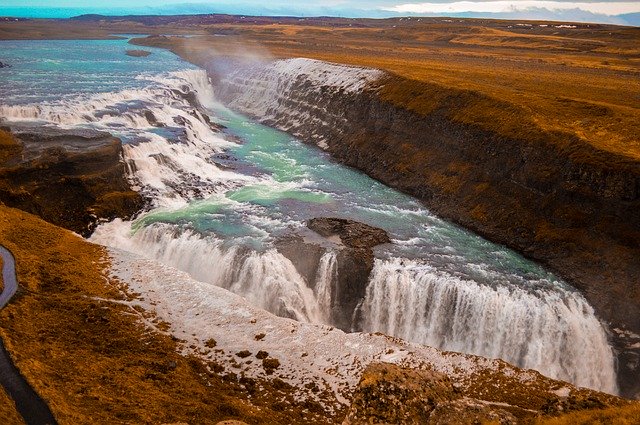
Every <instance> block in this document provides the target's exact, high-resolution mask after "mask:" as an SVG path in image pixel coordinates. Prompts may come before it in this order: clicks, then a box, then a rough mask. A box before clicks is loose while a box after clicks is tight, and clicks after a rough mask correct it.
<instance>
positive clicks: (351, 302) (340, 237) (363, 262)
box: [307, 217, 390, 331]
mask: <svg viewBox="0 0 640 425" xmlns="http://www.w3.org/2000/svg"><path fill="white" fill-rule="evenodd" d="M307 227H309V229H311V230H313V231H314V232H316V233H318V234H319V235H320V236H323V237H325V238H327V239H329V240H331V241H334V242H336V243H338V245H340V246H341V248H342V249H340V251H339V253H338V256H337V266H338V281H337V283H336V287H335V288H334V295H333V297H332V305H331V323H333V324H334V325H335V326H337V327H338V328H340V329H343V330H346V331H355V330H359V329H352V324H353V323H359V322H360V321H359V320H356V321H353V319H352V317H353V312H354V311H355V309H356V307H357V305H358V303H359V302H360V301H361V300H362V299H363V298H364V296H365V292H366V289H367V283H368V281H369V275H370V274H371V270H372V269H373V249H372V248H373V247H374V246H376V245H380V244H383V243H389V242H390V240H389V236H388V235H387V232H385V231H384V230H382V229H378V228H376V227H373V226H369V225H367V224H364V223H358V222H356V221H353V220H345V219H340V218H326V217H322V218H314V219H311V220H309V221H308V222H307Z"/></svg>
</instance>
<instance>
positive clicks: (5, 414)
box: [0, 387, 24, 425]
mask: <svg viewBox="0 0 640 425" xmlns="http://www.w3.org/2000/svg"><path fill="white" fill-rule="evenodd" d="M0 418H1V419H2V423H3V424H4V425H23V424H24V421H23V420H22V416H20V414H19V413H18V411H17V410H16V405H15V403H14V402H13V400H11V399H10V398H9V395H7V393H6V392H5V391H4V388H2V387H0Z"/></svg>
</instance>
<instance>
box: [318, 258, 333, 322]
mask: <svg viewBox="0 0 640 425" xmlns="http://www.w3.org/2000/svg"><path fill="white" fill-rule="evenodd" d="M337 281H338V264H337V255H336V253H335V251H327V252H326V253H325V254H324V255H323V256H322V258H320V264H319V265H318V271H317V273H316V279H315V287H314V291H313V292H314V295H315V297H316V300H318V308H319V309H320V316H321V317H322V320H323V322H324V323H329V321H330V318H331V305H332V302H331V301H332V299H333V298H332V297H333V293H334V290H333V285H335V284H336V282H337Z"/></svg>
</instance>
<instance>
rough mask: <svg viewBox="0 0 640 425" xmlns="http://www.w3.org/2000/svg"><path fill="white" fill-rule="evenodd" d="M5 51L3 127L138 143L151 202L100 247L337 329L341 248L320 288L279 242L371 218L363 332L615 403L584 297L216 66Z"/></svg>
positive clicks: (60, 50)
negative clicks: (346, 158)
mask: <svg viewBox="0 0 640 425" xmlns="http://www.w3.org/2000/svg"><path fill="white" fill-rule="evenodd" d="M0 48H2V51H3V52H6V53H3V54H4V56H3V57H2V59H3V62H8V63H10V64H12V65H13V66H12V68H3V69H2V70H0V82H1V83H2V84H0V99H2V100H1V101H0V103H1V104H0V117H2V118H3V119H4V120H5V121H7V122H8V123H10V124H11V125H18V126H33V125H38V126H43V125H44V126H56V127H61V128H92V129H98V130H104V131H108V132H110V133H112V134H114V135H116V136H118V137H120V138H121V139H122V140H123V142H124V154H125V158H124V160H125V162H126V163H127V169H128V172H129V178H130V179H131V181H132V182H133V183H134V184H135V185H136V187H137V188H138V189H139V190H140V191H141V192H142V193H143V194H144V195H145V196H146V197H148V198H149V199H150V200H151V202H150V205H149V208H148V210H147V211H144V212H143V213H142V214H141V215H140V216H139V217H138V218H136V219H135V220H133V221H131V222H128V221H122V220H115V221H113V222H111V223H104V224H102V225H100V226H99V227H98V229H97V230H96V232H95V233H94V235H93V236H92V237H91V240H92V241H94V242H97V243H101V244H105V245H107V246H113V247H117V248H120V249H124V250H127V251H130V252H134V253H137V254H142V255H144V256H147V257H149V258H152V259H155V260H158V261H160V262H162V263H164V264H166V265H169V266H172V267H175V268H177V269H180V270H183V271H186V272H188V273H189V274H190V275H191V276H192V277H193V278H195V279H197V280H200V281H202V282H205V283H210V284H212V285H216V286H219V287H223V288H226V289H228V290H230V291H233V292H235V293H238V294H240V295H242V296H243V297H245V298H246V299H248V300H249V301H251V302H252V303H253V304H255V305H256V306H259V307H261V308H264V309H266V310H268V311H271V312H272V313H274V314H278V315H282V316H286V317H292V318H295V319H296V320H300V321H307V322H317V323H326V322H327V320H328V317H329V316H328V313H327V311H328V309H329V304H330V302H331V297H332V294H331V281H332V279H335V278H336V276H335V274H336V270H335V267H336V265H335V254H336V249H338V248H336V247H327V248H326V252H325V254H324V256H323V258H322V261H321V262H320V267H319V268H318V270H317V273H316V278H315V281H314V282H308V281H306V280H305V278H303V277H302V276H301V275H300V274H299V273H298V271H297V270H296V268H295V267H294V265H293V264H292V263H291V261H289V260H288V259H287V258H285V257H284V256H283V255H281V254H280V253H279V252H278V251H277V250H276V249H275V248H274V244H275V243H276V242H277V241H278V240H279V239H280V238H282V237H283V236H287V235H291V234H298V235H301V236H302V237H305V238H313V237H314V235H313V234H312V232H311V231H310V230H308V229H307V228H306V227H305V225H304V222H305V221H306V220H308V219H310V218H313V217H341V218H348V219H352V220H356V221H360V222H364V223H367V224H370V225H373V226H376V227H380V228H383V229H385V230H386V231H387V232H388V233H389V235H390V237H391V239H392V243H391V244H386V245H381V246H379V247H377V248H376V250H375V257H376V259H375V264H374V268H373V271H372V273H371V276H370V278H369V284H368V287H367V291H366V296H365V298H364V299H363V300H362V302H361V303H360V305H359V306H358V309H359V314H358V317H361V318H362V320H361V322H360V323H357V324H355V323H354V324H353V325H354V328H361V329H363V330H365V331H371V332H383V333H387V334H390V335H394V336H398V337H401V338H404V339H407V340H410V341H414V342H418V343H422V344H426V345H431V346H434V347H437V348H441V349H445V350H452V351H460V352H464V353H471V354H478V355H481V356H485V357H491V358H502V359H504V360H506V361H509V362H511V363H513V364H516V365H518V366H520V367H525V368H532V369H536V370H538V371H540V372H542V373H543V374H545V375H548V376H550V377H553V378H559V379H563V380H567V381H570V382H572V383H574V384H577V385H580V386H587V387H591V388H595V389H599V390H603V391H607V392H611V393H615V392H616V391H617V388H616V378H615V365H614V355H613V352H612V349H611V347H610V346H609V344H608V340H607V334H606V329H605V327H604V326H603V325H602V324H601V323H600V321H599V320H598V319H597V317H596V316H595V314H594V312H593V309H592V308H591V306H589V304H588V303H587V302H586V300H585V299H584V298H583V297H582V296H581V295H580V294H579V293H578V292H577V291H576V290H574V289H573V288H571V287H570V286H569V285H567V284H566V283H564V282H563V281H562V280H561V279H559V278H558V277H556V276H554V275H553V274H552V273H549V272H548V271H546V270H544V269H543V268H541V267H540V266H539V265H537V264H535V263H533V262H531V261H528V260H526V259H524V258H523V257H522V256H520V255H519V254H517V253H515V252H513V251H511V250H508V249H506V248H504V247H502V246H499V245H496V244H493V243H490V242H488V241H486V240H484V239H482V238H481V237H479V236H477V235H475V234H473V233H471V232H468V231H466V230H464V229H462V228H460V227H458V226H456V225H453V224H451V223H448V222H446V221H444V220H441V219H439V218H438V217H436V216H434V215H433V214H431V213H430V212H429V210H428V209H426V208H425V207H424V206H423V205H422V204H421V203H420V202H418V201H417V200H416V199H414V198H412V197H410V196H408V195H405V194H402V193H400V192H398V191H396V190H394V189H391V188H389V187H387V186H385V185H383V184H381V183H379V182H377V181H375V180H372V179H371V178H369V177H367V176H366V175H364V174H362V173H360V172H358V171H357V170H353V169H350V168H348V167H345V166H342V165H340V164H338V163H336V162H335V161H333V160H332V159H331V158H330V157H329V156H328V155H327V154H326V153H324V152H323V151H321V150H320V149H317V148H315V147H311V146H308V145H305V144H303V143H301V142H299V141H297V140H295V139H294V138H293V137H291V136H290V135H287V134H285V133H282V132H279V131H277V130H274V129H272V128H269V127H265V126H263V125H260V124H258V123H255V122H252V121H251V120H249V119H248V118H246V117H243V116H241V115H238V114H236V113H234V112H232V111H230V110H228V109H226V108H225V107H224V106H222V105H219V104H217V103H216V101H215V88H214V87H212V86H211V84H210V82H209V80H208V78H207V75H206V73H205V72H204V71H203V70H201V69H198V68H196V67H195V66H193V65H191V64H188V63H186V62H184V61H182V60H180V59H179V58H177V57H176V56H175V55H173V54H172V53H170V52H167V51H164V50H159V49H149V50H150V51H152V52H153V54H152V55H150V56H148V57H145V58H132V57H128V56H126V55H125V54H124V53H125V50H126V49H127V48H129V45H128V44H127V43H126V39H123V40H97V41H75V40H71V41H1V42H0ZM194 96H195V97H197V99H198V101H199V103H200V104H201V105H202V106H203V108H198V107H194V99H193V98H194ZM211 122H213V123H214V125H211ZM425 166H428V164H425ZM328 324H330V323H328Z"/></svg>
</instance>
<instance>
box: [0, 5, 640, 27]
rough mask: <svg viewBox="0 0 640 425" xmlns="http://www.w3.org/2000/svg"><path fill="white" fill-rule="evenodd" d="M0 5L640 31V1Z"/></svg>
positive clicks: (58, 11)
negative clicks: (593, 25)
mask: <svg viewBox="0 0 640 425" xmlns="http://www.w3.org/2000/svg"><path fill="white" fill-rule="evenodd" d="M96 3H97V2H92V1H91V2H90V1H86V0H0V16H15V17H59V18H66V17H71V16H77V15H80V14H85V13H99V14H104V15H126V14H140V15H142V14H194V13H229V14H241V15H271V16H273V15H286V16H343V17H370V18H384V17H394V16H456V17H489V18H505V19H547V20H557V21H579V22H601V23H615V24H622V25H634V26H640V0H635V1H619V0H583V1H580V2H569V1H565V0H430V1H428V2H424V1H420V0H324V1H295V0H289V1H284V0H267V1H265V0H238V1H233V0H186V1H185V0H136V1H132V0H110V1H103V2H99V3H98V4H100V6H96Z"/></svg>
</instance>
